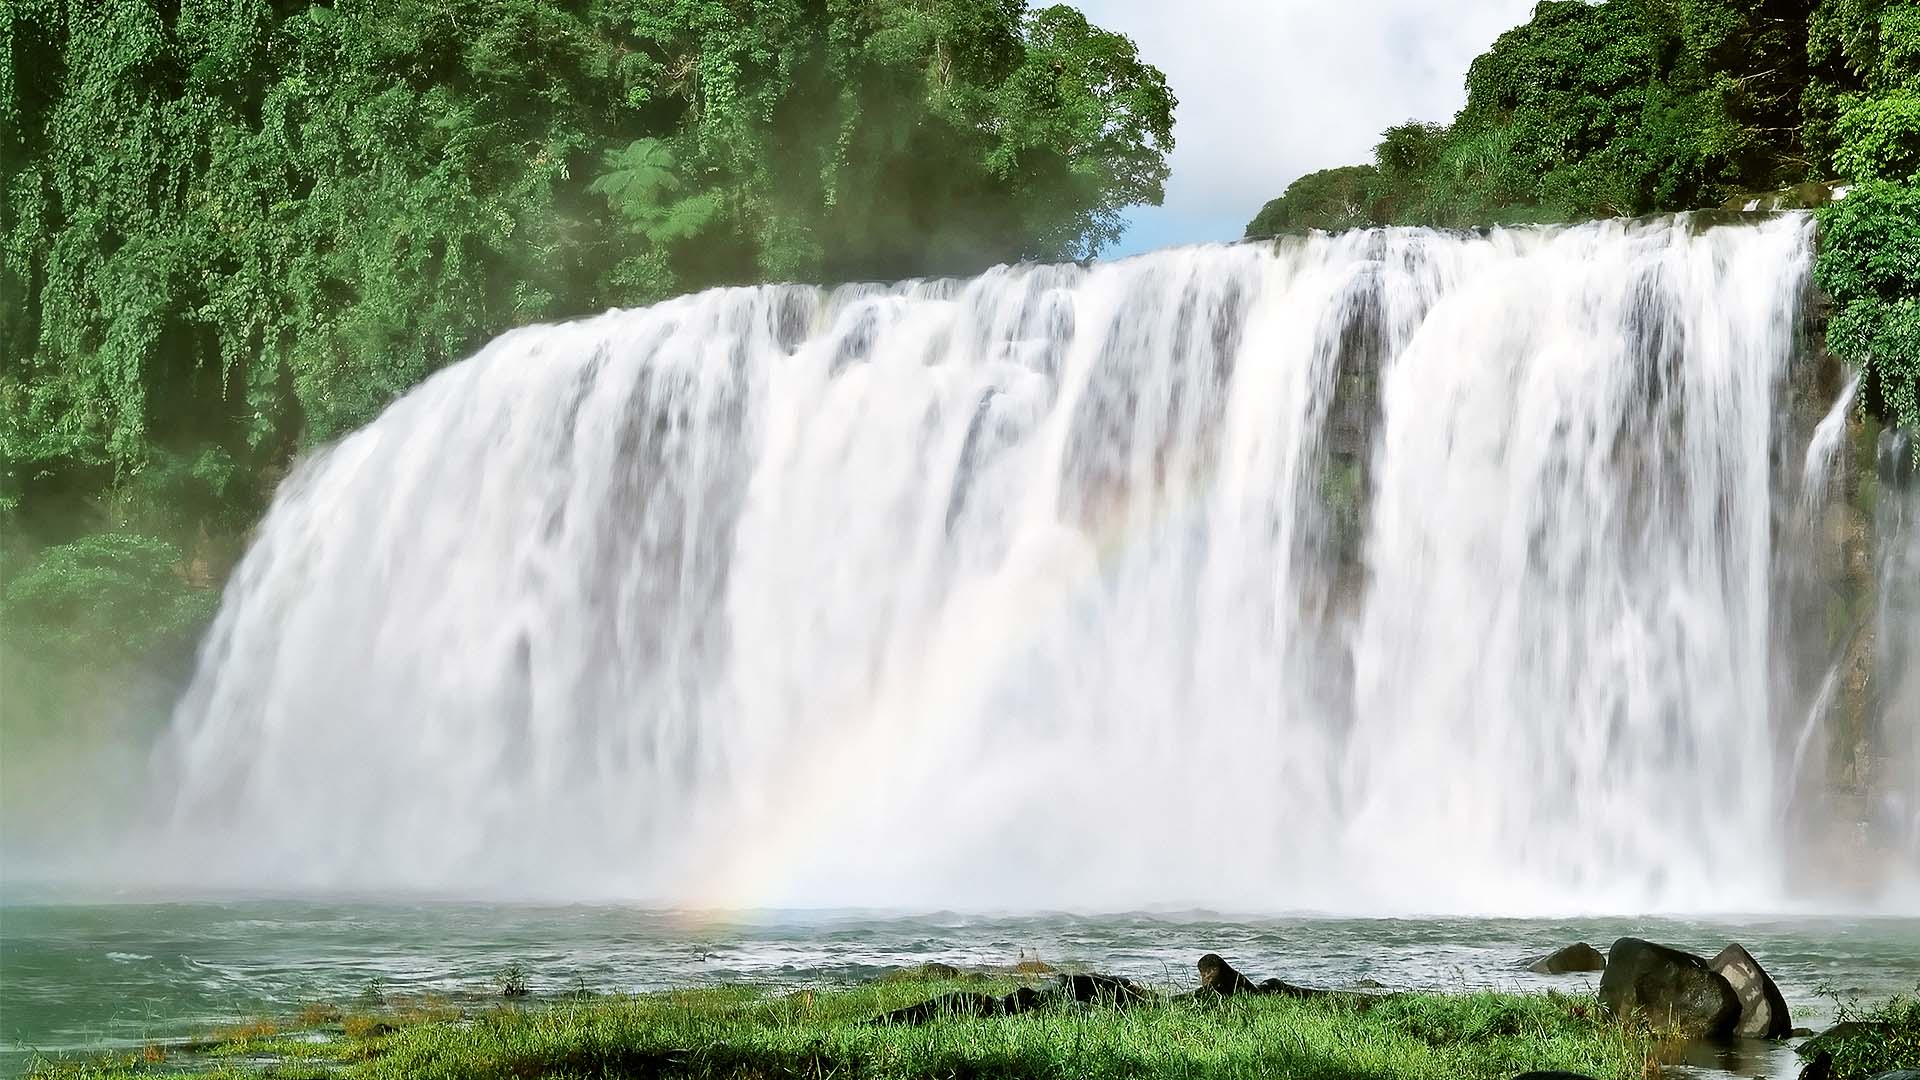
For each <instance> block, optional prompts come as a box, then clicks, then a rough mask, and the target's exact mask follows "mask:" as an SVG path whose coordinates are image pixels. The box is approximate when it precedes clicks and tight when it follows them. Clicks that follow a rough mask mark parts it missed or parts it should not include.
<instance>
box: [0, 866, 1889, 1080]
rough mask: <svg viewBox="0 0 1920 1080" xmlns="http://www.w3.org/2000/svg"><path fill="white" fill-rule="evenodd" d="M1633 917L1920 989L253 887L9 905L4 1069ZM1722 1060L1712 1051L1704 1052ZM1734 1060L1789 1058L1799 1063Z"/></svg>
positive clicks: (1388, 967) (949, 925) (1151, 919)
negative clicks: (937, 978) (477, 1004)
mask: <svg viewBox="0 0 1920 1080" xmlns="http://www.w3.org/2000/svg"><path fill="white" fill-rule="evenodd" d="M1627 934H1636V935H1639V936H1644V937H1650V938H1653V939H1656V940H1659V941H1663V942H1667V943H1671V944H1674V945H1678V946H1681V947H1684V948H1689V949H1692V950H1695V951H1698V952H1701V953H1709V954H1710V953H1712V952H1715V951H1718V949H1719V948H1720V947H1721V946H1722V945H1723V944H1725V943H1726V942H1727V941H1730V940H1737V941H1739V942H1741V943H1742V944H1744V945H1746V946H1747V947H1748V949H1750V950H1751V951H1752V952H1753V953H1754V955H1755V956H1757V957H1759V958H1760V960H1761V962H1762V963H1764V964H1765V965H1766V966H1767V967H1768V968H1769V969H1770V970H1771V971H1772V972H1773V974H1774V975H1775V977H1776V979H1777V980H1778V981H1779V983H1780V986H1781V989H1782V991H1783V992H1784V993H1785V995H1786V997H1787V1000H1788V1003H1789V1004H1790V1006H1791V1007H1792V1009H1793V1011H1794V1017H1795V1022H1796V1023H1800V1024H1807V1025H1811V1026H1815V1027H1817V1026H1819V1025H1821V1024H1822V1023H1824V1022H1825V1021H1826V1020H1827V1019H1828V1018H1829V1017H1830V1016H1831V1015H1832V1011H1833V1007H1834V1001H1835V999H1836V998H1838V999H1846V998H1857V999H1866V1000H1878V999H1882V998H1885V997H1887V996H1890V995H1892V994H1894V993H1896V992H1899V991H1902V990H1912V989H1914V988H1915V987H1916V986H1920V918H1878V919H1868V918H1753V919H1717V920H1678V919H1654V918H1636V919H1572V920H1522V919H1461V918H1448V919H1342V918H1318V917H1305V916H1302V917H1267V918H1242V917H1232V916H1226V915H1220V914H1215V913H1209V912H1155V913H1135V914H1117V915H1101V916H1087V915H1071V914H1042V915H998V916H995V915H964V914H956V913H952V912H935V913H919V914H903V913H881V912H862V911H805V912H782V911H765V912H751V913H728V914H711V913H689V912H662V911H647V910H638V909H634V908H626V907H615V906H584V905H583V906H528V905H508V904H483V903H454V902H432V903H429V902H392V901H355V902H346V901H328V902H318V901H300V900H284V899H245V900H226V901H217V902H215V901H196V902H183V903H149V902H117V903H86V904H75V903H58V904H55V903H40V902H14V903H9V904H7V905H5V906H0V1070H4V1071H5V1072H7V1073H17V1072H18V1071H20V1069H22V1068H23V1067H24V1065H25V1064H26V1062H27V1061H28V1060H30V1058H31V1056H32V1055H33V1054H34V1053H36V1052H40V1053H61V1052H78V1051H92V1050H103V1049H112V1048H125V1047H132V1046H137V1045H140V1044H143V1043H146V1042H150V1041H156V1040H165V1039H175V1038H185V1037H191V1036H195V1035H200V1034H205V1033H206V1032H208V1031H209V1030H211V1029H213V1028H217V1027H219V1026H220V1025H222V1024H227V1023H232V1022H234V1021H236V1020H241V1019H245V1018H249V1017H253V1016H258V1015H262V1014H267V1015H275V1014H285V1013H291V1012H294V1011H297V1010H298V1009H299V1007H300V1006H302V1005H305V1004H309V1003H313V1002H337V1001H342V1000H347V999H353V998H356V997H359V996H361V995H363V994H365V993H366V992H367V991H368V990H369V989H370V988H377V989H378V990H379V991H380V992H382V993H386V994H408V993H420V992H434V993H445V994H450V995H455V996H460V995H468V994H474V995H481V994H489V993H491V992H493V986H492V983H493V977H494V975H495V973H496V972H498V971H499V970H500V969H501V968H503V967H505V966H506V965H507V964H509V963H518V964H521V965H523V966H525V967H526V968H527V970H528V971H529V972H530V973H531V981H532V987H533V990H534V992H535V994H542V993H563V992H566V991H568V990H570V989H575V988H580V987H585V988H588V989H592V990H595V991H602V992H611V991H620V992H628V991H645V990H657V989H662V988H667V987H685V986H705V985H717V984H723V983H730V982H743V981H744V982H754V983H761V984H769V985H776V986H832V985H836V984H844V983H850V982H856V981H859V980H862V979H866V978H869V977H872V976H873V975H875V974H877V973H879V972H881V971H883V970H885V969H887V968H889V967H893V966H896V965H903V964H915V963H921V962H924V961H929V960H940V961H945V962H948V963H953V964H958V965H962V966H965V965H974V964H999V963H1010V962H1012V961H1013V960H1015V959H1017V958H1019V957H1020V956H1021V955H1023V954H1024V955H1028V956H1039V957H1041V958H1043V959H1046V960H1049V961H1051V962H1054V963H1056V964H1061V965H1063V966H1076V967H1087V968H1094V969H1098V970H1101V971H1110V972H1116V973H1119V974H1124V975H1129V976H1133V977H1136V978H1144V979H1147V980H1151V981H1153V982H1156V983H1159V984H1163V985H1171V986H1175V987H1183V986H1191V985H1192V984H1193V983H1194V981H1195V975H1194V967H1193V965H1194V961H1195V959H1196V958H1198V956H1199V955H1200V954H1201V953H1202V952H1205V951H1208V950H1212V951H1217V952H1220V953H1222V954H1224V955H1225V956H1227V957H1228V958H1229V959H1230V960H1232V961H1233V962H1234V963H1235V964H1236V965H1238V966H1239V967H1240V968H1241V969H1242V970H1244V971H1246V972H1248V973H1249V974H1252V975H1254V976H1255V977H1259V978H1264V977H1267V976H1279V977H1281V978H1284V979H1287V980H1289V981H1292V982H1298V983H1305V984H1308V985H1316V986H1327V987H1350V986H1356V985H1366V984H1367V981H1369V980H1370V981H1371V982H1374V983H1379V984H1381V985H1383V986H1386V987H1395V988H1418V989H1430V990H1463V989H1475V988H1493V989H1500V990H1517V991H1539V990H1545V989H1548V988H1554V989H1560V990H1565V991H1569V992H1585V991H1590V990H1591V989H1592V988H1593V986H1594V985H1595V983H1596V980H1597V976H1590V975H1579V976H1561V977H1545V976H1537V975H1532V974H1530V973H1528V972H1526V971H1525V970H1524V967H1523V965H1524V964H1525V962H1526V961H1527V960H1529V959H1530V958H1532V957H1534V956H1537V955H1539V954H1541V953H1544V952H1547V951H1549V950H1551V949H1553V948H1556V947H1558V946H1560V945H1564V944H1567V943H1569V942H1572V941H1578V940H1585V941H1590V942H1593V943H1596V944H1597V945H1599V946H1601V947H1602V948H1604V947H1605V946H1606V945H1607V944H1608V943H1610V942H1611V941H1613V939H1615V938H1616V937H1620V936H1622V935H1627ZM1705 1063H1706V1064H1709V1065H1711V1064H1715V1063H1716V1062H1715V1061H1714V1060H1713V1059H1711V1058H1709V1059H1708V1060H1707V1061H1706V1062H1705ZM1722 1064H1729V1065H1731V1066H1732V1067H1733V1068H1734V1069H1735V1070H1736V1071H1738V1072H1740V1073H1742V1074H1743V1075H1761V1074H1771V1075H1782V1074H1785V1073H1788V1072H1791V1064H1792V1063H1791V1060H1790V1059H1784V1058H1781V1057H1779V1056H1778V1055H1776V1056H1772V1057H1770V1056H1768V1055H1766V1054H1754V1053H1752V1052H1750V1051H1749V1052H1747V1053H1745V1054H1742V1055H1739V1056H1736V1057H1735V1058H1733V1059H1730V1060H1729V1061H1726V1062H1722Z"/></svg>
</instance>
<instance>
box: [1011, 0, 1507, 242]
mask: <svg viewBox="0 0 1920 1080" xmlns="http://www.w3.org/2000/svg"><path fill="white" fill-rule="evenodd" d="M1041 2H1044V0H1035V3H1036V5H1037V4H1039V3H1041ZM1075 2H1076V3H1077V6H1079V7H1080V8H1081V9H1082V10H1083V11H1085V12H1086V13H1087V17H1088V18H1089V19H1091V20H1092V21H1093V22H1094V23H1095V24H1097V25H1099V26H1103V27H1105V28H1107V29H1109V30H1118V31H1120V32H1122V33H1124V34H1127V35H1128V36H1130V37H1132V38H1133V39H1134V41H1135V42H1137V43H1138V44H1139V46H1140V53H1141V56H1142V57H1143V58H1144V59H1145V60H1147V61H1148V62H1149V63H1152V64H1155V65H1157V66H1158V67H1159V68H1160V69H1161V70H1162V71H1164V72H1166V73H1167V80H1168V82H1169V83H1171V84H1172V86H1173V92H1174V93H1175V94H1176V95H1178V97H1179V98H1180V109H1179V112H1178V113H1177V114H1176V121H1177V122H1176V124H1175V127H1174V138H1175V140H1176V145H1175V148H1174V152H1173V158H1172V166H1173V176H1172V178H1171V179H1170V180H1169V181H1168V184H1167V200H1166V205H1165V206H1162V207H1159V208H1143V209H1140V210H1137V211H1135V212H1134V213H1133V214H1132V215H1131V218H1132V221H1133V228H1132V229H1131V231H1130V232H1129V233H1128V236H1127V238H1126V239H1125V240H1124V241H1122V243H1121V246H1120V248H1118V249H1116V250H1115V251H1114V252H1110V253H1109V254H1126V253H1130V252H1135V251H1141V250H1145V249H1148V248H1153V247H1159V246H1163V245H1166V244H1173V243H1188V242H1195V241H1201V240H1227V239H1232V238H1234V237H1237V236H1239V235H1240V231H1241V230H1242V229H1243V228H1245V226H1246V223H1247V222H1248V221H1249V220H1250V219H1251V218H1252V217H1253V215H1254V214H1255V213H1257V212H1258V211H1259V209H1260V207H1261V205H1262V204H1264V203H1265V202H1266V201H1267V200H1268V199H1271V198H1273V197H1274V196H1276V195H1278V194H1280V192H1281V191H1283V190H1285V188H1286V186H1287V184H1289V183H1291V182H1292V181H1293V180H1294V179H1296V178H1298V177H1300V176H1302V175H1304V174H1306V173H1309V172H1312V171H1314V170H1315V169H1325V168H1331V167H1333V166H1336V165H1348V164H1353V163H1356V162H1360V161H1365V160H1367V159H1368V158H1369V157H1370V156H1371V154H1372V151H1373V144H1374V143H1375V142H1377V141H1378V139H1379V135H1380V132H1381V130H1382V129H1384V128H1386V127H1388V126H1390V125H1393V124H1397V123H1400V122H1401V121H1403V120H1408V119H1418V120H1432V121H1446V120H1449V119H1451V118H1452V116H1453V113H1454V111H1455V110H1457V109H1458V108H1459V107H1460V104H1461V102H1462V101H1463V100H1464V99H1465V90H1464V88H1463V86H1462V82H1463V80H1464V79H1465V77H1466V72H1467V65H1468V64H1470V63H1471V62H1472V61H1473V58H1474V57H1475V56H1477V55H1479V54H1480V53H1481V52H1484V51H1485V50H1486V48H1487V46H1488V45H1490V44H1492V43H1493V39H1494V38H1495V37H1496V36H1498V35H1499V34H1500V33H1501V32H1502V31H1504V30H1506V29H1508V28H1509V27H1512V26H1516V25H1518V24H1519V23H1521V22H1523V21H1525V19H1526V18H1527V15H1528V14H1529V12H1530V11H1531V10H1532V7H1533V3H1534V0H1454V2H1450V3H1434V2H1433V0H1332V2H1329V0H1312V2H1309V0H1075Z"/></svg>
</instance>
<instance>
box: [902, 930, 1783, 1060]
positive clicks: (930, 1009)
mask: <svg viewBox="0 0 1920 1080" xmlns="http://www.w3.org/2000/svg"><path fill="white" fill-rule="evenodd" d="M1195 966H1196V968H1197V969H1198V972H1199V976H1200V985H1199V988H1198V989H1197V990H1195V991H1194V992H1193V993H1191V994H1185V995H1180V996H1182V997H1187V998H1200V999H1206V998H1224V997H1235V996H1244V995H1263V996H1275V997H1291V998H1333V999H1339V1000H1342V1001H1344V1002H1347V1003H1350V1004H1353V1005H1356V1006H1360V1007H1365V1006H1366V1005H1368V1004H1371V1003H1373V1002H1376V1001H1380V1000H1383V999H1385V998H1387V997H1391V996H1392V995H1391V994H1369V993H1357V992H1353V991H1342V990H1322V989H1315V988H1312V987H1305V986H1296V985H1294V984H1293V983H1289V982H1286V981H1284V980H1282V979H1277V978H1269V979H1264V980H1261V981H1258V982H1256V981H1255V980H1253V979H1252V978H1249V977H1248V976H1246V975H1244V974H1242V973H1241V972H1240V971H1239V970H1238V969H1236V968H1235V967H1234V966H1233V965H1232V964H1230V963H1228V962H1227V960H1226V959H1225V958H1224V957H1222V956H1221V955H1220V954H1218V953H1211V952H1210V953H1207V954H1205V955H1204V956H1202V957H1200V960H1199V962H1198V963H1197V964H1196V965H1195ZM1527 968H1528V970H1530V971H1535V972H1539V973H1541V974H1549V975H1558V974H1568V973H1575V972H1591V971H1599V972H1600V973H1601V974H1600V988H1599V999H1600V1003H1601V1004H1602V1005H1604V1006H1606V1008H1607V1010H1608V1011H1609V1012H1611V1013H1613V1014H1614V1015H1615V1016H1619V1017H1623V1018H1624V1017H1629V1016H1633V1017H1638V1018H1640V1019H1643V1020H1645V1021H1647V1022H1649V1023H1652V1024H1654V1025H1657V1026H1659V1027H1662V1028H1665V1029H1668V1030H1670V1031H1673V1032H1675V1033H1677V1034H1680V1035H1683V1036H1687V1037H1690V1038H1705V1039H1724V1038H1730V1037H1740V1038H1754V1039H1784V1038H1786V1037H1788V1036H1789V1035H1790V1034H1792V1032H1793V1021H1792V1018H1791V1017H1790V1015H1789V1013H1788V1010H1787V1002H1786V998H1785V997H1784V996H1782V995H1781V993H1780V988H1779V987H1778V986H1777V985H1775V984H1774V981H1773V979H1772V977H1771V976H1769V975H1768V974H1767V971H1766V969H1765V968H1763V967H1761V966H1760V962H1759V961H1758V960H1756V959H1754V957H1753V954H1752V953H1749V952H1748V951H1747V950H1746V949H1745V948H1743V947H1742V946H1740V945H1738V944H1730V945H1728V946H1727V947H1726V948H1725V949H1722V950H1721V951H1720V953H1719V954H1718V955H1716V956H1715V957H1713V959H1711V960H1708V959H1705V958H1703V957H1699V956H1695V955H1694V954H1692V953H1690V952H1685V951H1683V950H1680V949H1675V948H1672V947H1670V946H1667V945H1660V944H1656V943H1654V942H1651V941H1645V940H1642V939H1640V938H1634V937H1623V938H1621V939H1620V940H1618V941H1616V942H1614V943H1613V947H1612V948H1611V949H1609V950H1608V951H1607V952H1606V954H1604V955H1602V954H1601V952H1600V950H1598V949H1595V948H1594V947H1593V946H1591V945H1588V944H1587V943H1585V942H1578V943H1575V944H1573V945H1569V946H1567V947H1565V948H1563V949H1559V950H1556V951H1554V952H1552V953H1549V954H1548V955H1546V956H1543V957H1541V958H1539V959H1538V960H1535V961H1533V962H1532V963H1530V964H1528V965H1527ZM1047 970H1048V971H1050V970H1051V969H1047ZM903 974H907V975H910V976H915V977H929V976H931V977H936V978H942V979H957V978H963V977H965V973H963V972H961V971H960V969H958V968H955V967H953V966H951V965H948V964H939V963H930V964H923V965H921V966H920V967H918V968H915V969H910V971H908V972H905V973H903ZM1157 1000H1160V998H1159V996H1158V995H1156V994H1155V993H1154V992H1153V991H1152V990H1150V989H1148V988H1147V987H1144V986H1141V985H1140V984H1138V983H1135V982H1133V981H1131V980H1128V979H1124V978H1121V977H1119V976H1115V975H1098V974H1075V975H1058V976H1056V977H1055V979H1054V981H1053V983H1052V985H1050V986H1047V987H1046V988H1044V989H1034V988H1032V987H1025V986H1023V987H1020V988H1018V989H1016V990H1014V991H1013V992H1012V993H1009V994H1004V995H993V994H983V993H970V992H965V991H962V992H955V993H949V994H943V995H941V996H939V997H935V998H932V999H929V1000H927V1001H923V1002H920V1003H919V1004H917V1005H911V1006H908V1007H906V1008H903V1009H896V1010H894V1011H892V1012H889V1013H886V1014H884V1015H882V1016H879V1017H877V1018H875V1022H877V1023H890V1024H923V1023H926V1022H928V1021H930V1020H933V1019H936V1018H939V1017H942V1016H1010V1015H1014V1014H1016V1013H1023V1012H1030V1011H1032V1010H1035V1009H1041V1008H1046V1007H1049V1006H1053V1005H1061V1004H1068V1003H1074V1004H1103V1005H1113V1006H1128V1005H1136V1004H1142V1003H1146V1002H1150V1001H1157Z"/></svg>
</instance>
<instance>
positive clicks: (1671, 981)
mask: <svg viewBox="0 0 1920 1080" xmlns="http://www.w3.org/2000/svg"><path fill="white" fill-rule="evenodd" d="M1600 1003H1601V1004H1602V1005H1605V1006H1606V1007H1607V1008H1608V1010H1610V1011H1611V1012H1612V1013H1613V1014H1614V1015H1615V1016H1620V1017H1625V1016H1629V1015H1635V1014H1637V1015H1639V1016H1641V1017H1643V1018H1644V1019H1646V1020H1647V1021H1649V1022H1651V1023H1653V1024H1656V1025H1659V1026H1662V1027H1670V1028H1673V1029H1675V1030H1677V1031H1679V1032H1680V1033H1682V1034H1685V1035H1688V1036H1691V1037H1694V1038H1707V1039H1719V1038H1725V1037H1726V1036H1727V1035H1729V1034H1732V1032H1733V1029H1734V1025H1736V1024H1737V1023H1739V1020H1740V998H1739V997H1738V995H1736V994H1735V993H1734V991H1733V987H1732V986H1731V985H1729V984H1728V982H1727V980H1726V979H1725V978H1723V977H1722V976H1721V975H1720V974H1719V973H1718V972H1715V971H1714V970H1713V968H1712V967H1711V966H1709V965H1708V963H1707V961H1705V960H1703V959H1701V958H1700V957H1698V956H1695V955H1693V954H1692V953H1686V952H1681V951H1680V950H1679V949H1670V948H1668V947H1667V946H1665V945H1655V944H1654V943H1653V942H1651V941H1642V940H1641V939H1639V938H1630V937H1627V938H1621V939H1620V940H1619V941H1616V942H1614V943H1613V948H1611V949H1609V950H1607V969H1606V971H1605V972H1603V973H1602V974H1601V976H1600Z"/></svg>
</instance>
